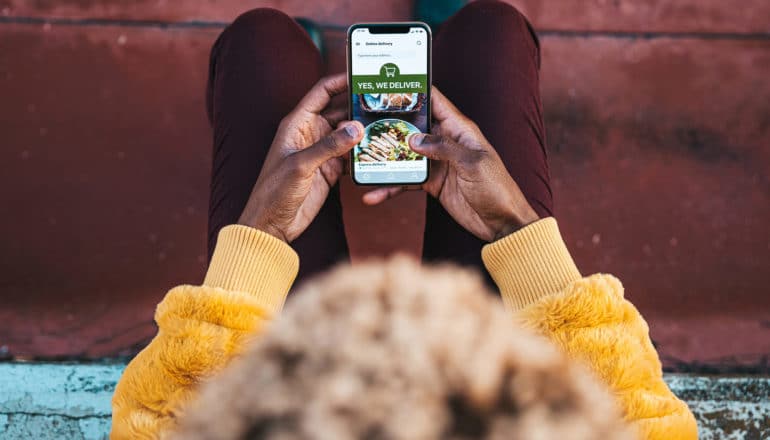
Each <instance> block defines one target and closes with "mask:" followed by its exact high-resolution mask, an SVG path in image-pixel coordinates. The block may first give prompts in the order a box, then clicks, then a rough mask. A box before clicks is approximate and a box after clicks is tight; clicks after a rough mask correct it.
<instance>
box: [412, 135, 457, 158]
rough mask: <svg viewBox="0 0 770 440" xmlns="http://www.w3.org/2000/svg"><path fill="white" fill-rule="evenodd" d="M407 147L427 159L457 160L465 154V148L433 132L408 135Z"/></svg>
mask: <svg viewBox="0 0 770 440" xmlns="http://www.w3.org/2000/svg"><path fill="white" fill-rule="evenodd" d="M409 148H411V149H412V150H413V151H414V152H415V153H419V154H422V155H423V156H425V157H427V158H428V159H433V160H441V161H448V162H459V161H461V160H462V158H463V156H464V154H465V148H463V147H462V146H461V145H460V144H458V143H457V142H455V141H453V140H452V139H449V138H447V137H444V136H436V135H433V134H422V133H420V134H414V135H412V136H409Z"/></svg>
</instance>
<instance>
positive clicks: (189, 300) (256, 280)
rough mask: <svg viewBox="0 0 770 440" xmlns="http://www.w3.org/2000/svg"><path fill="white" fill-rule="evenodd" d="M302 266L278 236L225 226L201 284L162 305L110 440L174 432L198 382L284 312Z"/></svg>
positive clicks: (115, 403)
mask: <svg viewBox="0 0 770 440" xmlns="http://www.w3.org/2000/svg"><path fill="white" fill-rule="evenodd" d="M298 267H299V260H298V258H297V254H296V253H294V251H293V250H292V249H291V248H290V247H289V246H287V245H286V244H284V243H283V242H281V241H279V240H278V239H276V238H274V237H272V236H270V235H268V234H265V233H263V232H260V231H257V230H255V229H251V228H247V227H245V226H235V225H234V226H228V227H226V228H224V229H223V230H222V231H221V232H220V235H219V241H218V244H217V248H216V250H215V252H214V256H213V257H212V260H211V265H210V266H209V270H208V273H207V274H206V279H205V281H204V283H203V285H202V286H179V287H176V288H174V289H172V290H171V291H169V292H168V293H167V294H166V297H165V298H164V299H163V301H162V302H161V303H160V304H159V305H158V307H157V310H156V312H155V321H156V323H157V324H158V334H157V335H156V336H155V338H154V339H153V340H152V342H150V344H149V345H148V346H147V347H146V348H145V349H144V350H142V352H141V353H139V354H138V355H137V356H136V357H135V358H134V359H133V360H132V361H131V362H130V363H129V364H128V366H127V367H126V370H125V371H124V373H123V376H122V377H121V379H120V381H119V382H118V385H117V388H116V389H115V394H114V396H113V399H112V432H111V434H110V438H112V439H154V438H162V437H163V436H164V433H166V432H168V431H169V430H170V429H173V427H174V424H175V421H176V419H177V418H178V417H179V416H180V415H181V413H182V412H183V411H184V408H185V407H186V405H187V404H188V403H189V402H190V401H192V400H193V399H194V398H195V397H196V393H197V389H198V387H199V385H200V384H201V383H202V382H203V381H205V380H206V379H208V378H210V377H211V376H213V375H214V374H216V373H217V372H219V371H220V370H222V369H223V368H224V367H225V366H226V365H227V364H228V362H229V361H230V360H231V359H232V358H233V357H234V356H237V355H238V354H239V353H240V352H241V351H242V350H243V349H244V347H245V346H246V345H247V343H248V341H250V340H251V339H253V338H254V337H256V336H257V335H259V333H260V332H261V331H262V329H263V328H264V327H265V325H266V324H267V323H268V322H269V320H270V318H271V317H272V316H273V315H274V314H275V313H277V312H278V311H279V310H280V308H281V307H282V305H283V301H284V299H285V297H286V294H287V292H288V291H289V288H290V287H291V284H292V282H293V281H294V278H295V276H296V274H297V270H298Z"/></svg>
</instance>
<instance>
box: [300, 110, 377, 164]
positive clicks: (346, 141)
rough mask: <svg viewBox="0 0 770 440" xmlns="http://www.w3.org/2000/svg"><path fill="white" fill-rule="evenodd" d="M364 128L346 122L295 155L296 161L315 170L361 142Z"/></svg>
mask: <svg viewBox="0 0 770 440" xmlns="http://www.w3.org/2000/svg"><path fill="white" fill-rule="evenodd" d="M362 137H364V126H363V125H361V123H360V122H358V121H346V122H344V123H342V124H340V125H339V127H338V128H337V129H336V130H334V131H333V132H331V133H330V134H329V135H328V136H324V137H323V138H321V140H319V141H318V142H316V143H314V144H313V145H311V146H309V147H307V148H305V149H304V150H301V151H299V152H297V153H295V154H297V155H299V157H298V159H299V160H301V161H302V162H304V163H305V164H307V165H308V166H309V167H312V169H316V168H318V167H319V166H321V164H323V163H324V162H326V161H327V160H329V159H332V158H335V157H339V156H341V155H343V154H345V153H347V152H348V151H350V149H351V148H353V147H354V146H355V145H356V144H358V143H359V142H361V138H362Z"/></svg>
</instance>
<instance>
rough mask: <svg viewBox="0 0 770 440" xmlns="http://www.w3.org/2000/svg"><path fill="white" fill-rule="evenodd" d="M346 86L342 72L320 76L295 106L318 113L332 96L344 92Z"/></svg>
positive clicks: (345, 79)
mask: <svg viewBox="0 0 770 440" xmlns="http://www.w3.org/2000/svg"><path fill="white" fill-rule="evenodd" d="M347 87H348V79H347V75H345V74H344V73H338V74H336V75H331V76H327V77H324V78H321V79H320V80H319V81H318V82H317V83H316V84H315V85H314V86H313V88H312V89H310V91H309V92H307V94H306V95H305V96H304V97H303V98H302V100H301V101H300V102H299V104H297V108H298V109H302V110H305V111H307V112H310V113H320V112H321V110H323V109H324V108H325V107H326V105H327V104H329V101H330V100H331V99H332V97H333V96H335V95H338V94H340V93H342V92H344V91H345V90H346V89H347Z"/></svg>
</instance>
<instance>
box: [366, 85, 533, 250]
mask: <svg viewBox="0 0 770 440" xmlns="http://www.w3.org/2000/svg"><path fill="white" fill-rule="evenodd" d="M431 106H432V107H433V118H434V125H433V129H432V130H431V132H432V133H433V134H431V135H423V134H418V135H413V136H410V137H409V147H410V148H411V149H412V150H414V151H415V152H417V153H419V154H422V155H424V156H426V157H428V158H429V159H432V162H431V163H432V166H431V174H430V177H429V178H428V181H427V182H426V183H424V184H423V185H422V189H424V190H425V191H426V192H427V193H429V194H430V195H432V196H433V197H435V198H437V199H438V200H439V202H440V203H441V205H442V206H443V207H444V209H446V210H447V212H448V213H449V214H450V215H451V216H452V217H453V218H454V219H455V221H457V223H459V224H460V225H462V226H463V227H464V228H465V229H467V230H468V231H470V232H471V233H472V234H473V235H475V236H477V237H479V238H480V239H482V240H486V241H494V240H497V239H500V238H502V237H504V236H506V235H508V234H510V233H512V232H514V231H516V230H518V229H520V228H522V227H524V226H526V225H528V224H530V223H532V222H534V221H536V220H538V216H537V213H535V211H534V210H533V209H532V207H531V206H530V205H529V203H528V202H527V199H526V198H525V197H524V195H523V194H522V193H521V190H520V189H519V186H518V185H516V182H514V181H513V178H512V177H511V176H510V174H508V171H507V170H506V169H505V165H504V164H503V162H502V160H501V159H500V156H498V154H497V152H496V151H495V149H494V148H493V147H492V146H491V145H490V144H489V142H488V141H487V140H486V138H485V137H484V135H483V134H481V130H479V127H478V126H477V125H476V124H475V123H473V121H471V120H470V119H468V118H467V117H465V116H464V115H463V114H462V113H460V111H459V110H458V109H457V108H456V107H455V106H454V105H453V104H452V103H451V102H450V101H449V100H448V99H447V98H446V97H445V96H444V95H443V94H442V93H441V92H439V91H438V89H436V88H435V87H433V89H432V98H431ZM407 189H410V188H409V187H387V188H378V189H375V190H372V191H369V192H368V193H366V194H364V197H363V201H364V203H366V204H368V205H376V204H378V203H382V202H383V201H385V200H387V199H389V198H391V197H394V196H395V195H397V194H399V193H401V192H403V191H405V190H407Z"/></svg>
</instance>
